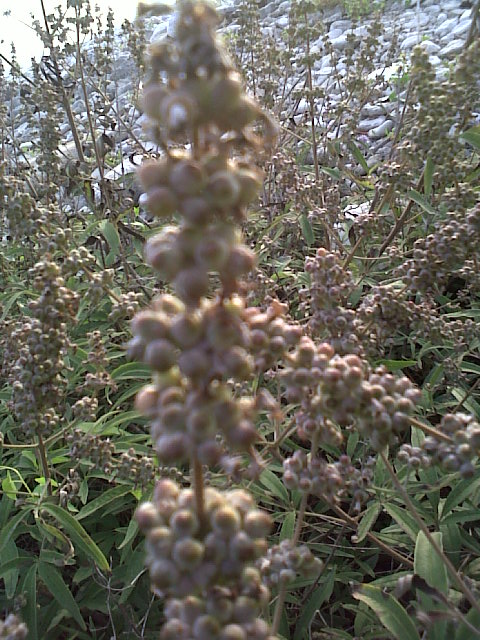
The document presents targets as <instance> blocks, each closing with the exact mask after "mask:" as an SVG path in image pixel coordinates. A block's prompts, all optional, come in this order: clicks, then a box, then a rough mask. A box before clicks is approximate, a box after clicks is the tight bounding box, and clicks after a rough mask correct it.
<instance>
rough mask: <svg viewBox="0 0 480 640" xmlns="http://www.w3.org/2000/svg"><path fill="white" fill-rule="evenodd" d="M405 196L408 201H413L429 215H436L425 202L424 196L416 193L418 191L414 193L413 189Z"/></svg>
mask: <svg viewBox="0 0 480 640" xmlns="http://www.w3.org/2000/svg"><path fill="white" fill-rule="evenodd" d="M407 195H408V197H409V198H410V200H413V201H414V202H416V203H417V204H418V205H419V206H420V207H421V208H422V209H423V210H424V211H426V212H427V213H430V214H431V215H432V216H434V215H435V214H436V213H437V212H436V210H435V209H434V208H433V207H432V205H431V204H430V203H429V202H427V200H426V199H425V196H422V194H421V193H418V191H415V189H411V190H410V191H409V192H408V193H407Z"/></svg>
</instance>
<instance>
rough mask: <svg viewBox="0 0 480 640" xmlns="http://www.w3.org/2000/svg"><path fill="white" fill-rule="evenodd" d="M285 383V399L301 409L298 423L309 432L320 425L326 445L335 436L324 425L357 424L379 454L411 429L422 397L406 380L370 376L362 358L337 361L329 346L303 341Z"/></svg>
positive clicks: (382, 371) (381, 374)
mask: <svg viewBox="0 0 480 640" xmlns="http://www.w3.org/2000/svg"><path fill="white" fill-rule="evenodd" d="M282 377H283V382H284V384H285V386H286V395H287V398H288V399H289V400H290V401H292V402H301V403H302V413H301V414H300V420H301V423H303V426H304V428H305V423H306V424H307V432H313V431H314V430H315V425H318V426H317V428H318V429H319V430H320V431H321V433H322V435H325V436H326V439H327V442H328V439H329V438H330V439H332V438H333V439H335V438H336V436H335V432H334V431H333V430H332V428H331V424H330V423H329V422H328V421H325V420H324V419H327V420H333V421H334V422H335V423H337V424H338V425H340V426H348V425H351V424H355V425H356V426H357V428H358V429H359V431H360V432H361V433H362V434H363V435H364V436H366V437H368V438H369V440H370V443H371V445H372V447H373V448H374V449H376V450H377V451H378V450H381V449H383V448H384V447H385V446H386V445H387V444H391V443H392V442H394V440H395V437H396V436H397V435H399V434H400V433H402V432H404V431H405V430H406V429H407V428H408V426H409V420H408V416H409V414H411V413H412V412H413V409H414V407H415V403H416V402H417V401H418V400H419V397H420V392H419V391H418V390H417V389H416V388H415V387H414V385H413V384H412V383H411V382H410V380H409V379H408V378H406V377H404V376H403V377H398V378H397V377H395V376H394V375H392V374H390V373H388V372H387V371H386V370H385V369H384V368H382V367H379V368H377V369H375V370H373V371H372V370H371V369H370V367H369V366H368V365H367V363H366V362H365V361H363V360H362V359H361V358H360V357H359V356H357V355H354V354H349V355H345V356H339V355H335V352H334V349H333V348H332V346H331V345H329V344H327V343H324V344H321V345H319V346H316V345H315V344H314V343H313V341H312V340H310V339H309V338H308V337H304V338H302V339H301V340H300V343H299V345H298V347H297V348H296V350H295V351H294V352H293V355H292V356H291V358H290V366H288V367H286V368H285V369H284V371H283V373H282ZM310 420H311V421H312V422H310ZM338 439H339V437H338V436H337V440H338ZM330 441H331V440H330Z"/></svg>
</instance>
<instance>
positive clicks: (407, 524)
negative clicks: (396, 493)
mask: <svg viewBox="0 0 480 640" xmlns="http://www.w3.org/2000/svg"><path fill="white" fill-rule="evenodd" d="M383 508H384V509H385V511H386V512H387V513H388V514H389V515H391V516H392V518H393V519H394V520H395V522H396V523H397V524H398V525H399V526H400V528H401V529H403V531H405V533H406V534H407V535H408V536H409V537H410V538H411V539H412V540H413V541H414V542H416V540H417V535H418V531H419V527H418V524H417V523H416V522H415V519H414V518H413V517H412V516H411V515H410V513H409V512H408V511H407V510H406V509H402V508H401V507H397V505H395V504H385V505H384V506H383Z"/></svg>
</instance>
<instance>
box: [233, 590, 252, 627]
mask: <svg viewBox="0 0 480 640" xmlns="http://www.w3.org/2000/svg"><path fill="white" fill-rule="evenodd" d="M257 610H258V609H257V603H256V602H255V600H253V598H248V597H247V596H239V597H238V598H237V599H236V601H235V604H234V607H233V619H234V620H235V622H239V623H240V624H247V623H249V622H253V621H254V620H255V618H256V616H257Z"/></svg>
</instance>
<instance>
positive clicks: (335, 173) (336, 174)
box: [320, 167, 342, 180]
mask: <svg viewBox="0 0 480 640" xmlns="http://www.w3.org/2000/svg"><path fill="white" fill-rule="evenodd" d="M320 170H321V171H323V173H326V174H327V176H330V178H334V179H335V180H340V178H341V177H342V174H341V173H340V171H339V170H338V169H330V167H320Z"/></svg>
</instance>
